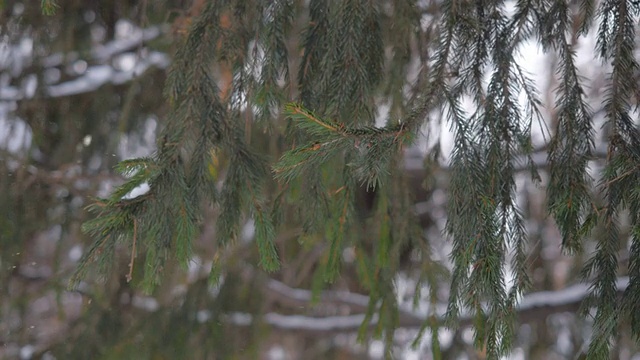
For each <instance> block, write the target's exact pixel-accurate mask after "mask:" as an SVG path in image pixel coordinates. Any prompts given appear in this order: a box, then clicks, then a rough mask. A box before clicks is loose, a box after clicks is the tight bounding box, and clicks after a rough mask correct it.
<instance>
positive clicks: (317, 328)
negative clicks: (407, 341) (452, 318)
mask: <svg viewBox="0 0 640 360" xmlns="http://www.w3.org/2000/svg"><path fill="white" fill-rule="evenodd" d="M628 284H629V278H628V277H620V278H618V280H617V282H616V287H617V291H618V293H619V294H621V293H622V292H623V291H624V290H625V289H626V288H627V285H628ZM265 287H266V289H267V291H268V292H269V293H270V295H271V296H273V297H274V298H276V299H277V300H278V301H279V302H280V303H282V304H284V305H289V306H291V307H296V308H300V307H305V306H306V307H311V306H312V305H311V300H312V294H311V291H309V290H303V289H294V288H291V287H289V286H287V285H285V284H283V283H281V282H279V281H276V280H272V279H271V280H269V281H268V282H267V284H266V286H265ZM588 289H589V285H587V284H576V285H572V286H569V287H567V288H565V289H562V290H557V291H541V292H535V293H531V294H528V295H526V296H525V297H524V298H523V299H522V301H520V305H519V306H518V309H517V311H518V319H519V321H520V322H528V321H533V320H536V319H544V318H545V317H546V316H549V315H551V314H556V313H561V312H576V311H577V310H578V308H579V307H580V305H581V304H582V301H583V300H584V299H585V298H586V296H587V295H588ZM368 301H369V298H368V297H367V296H364V295H360V294H354V293H350V292H346V291H345V292H342V291H324V292H322V293H321V294H320V302H322V304H325V305H326V304H334V305H348V306H350V307H351V310H355V311H362V310H363V309H364V307H366V304H367V303H368ZM443 307H446V306H444V305H443ZM400 312H401V315H400V320H399V324H398V325H399V327H403V328H417V327H420V326H421V325H422V324H423V323H424V321H425V319H426V316H425V315H423V314H419V313H417V312H412V311H410V310H407V309H401V310H400ZM437 312H438V313H439V315H440V316H442V315H443V313H442V312H441V311H437ZM226 319H227V320H228V321H229V322H230V323H232V324H234V325H238V326H248V325H250V324H251V323H252V319H253V317H252V315H250V314H246V313H232V314H228V315H227V317H226ZM363 319H364V315H363V314H353V315H348V316H326V317H313V316H303V315H282V314H277V313H267V314H265V315H264V316H263V317H262V319H261V321H262V322H264V323H266V324H268V325H270V326H272V327H273V328H274V329H278V330H284V331H305V332H314V333H329V332H331V333H335V332H353V331H357V330H358V328H359V327H360V325H361V323H362V321H363ZM376 322H377V318H376V317H374V318H373V319H372V321H371V324H370V325H371V326H375V325H376ZM470 324H471V319H470V318H468V317H466V316H463V317H462V318H461V319H460V325H461V326H468V325H470Z"/></svg>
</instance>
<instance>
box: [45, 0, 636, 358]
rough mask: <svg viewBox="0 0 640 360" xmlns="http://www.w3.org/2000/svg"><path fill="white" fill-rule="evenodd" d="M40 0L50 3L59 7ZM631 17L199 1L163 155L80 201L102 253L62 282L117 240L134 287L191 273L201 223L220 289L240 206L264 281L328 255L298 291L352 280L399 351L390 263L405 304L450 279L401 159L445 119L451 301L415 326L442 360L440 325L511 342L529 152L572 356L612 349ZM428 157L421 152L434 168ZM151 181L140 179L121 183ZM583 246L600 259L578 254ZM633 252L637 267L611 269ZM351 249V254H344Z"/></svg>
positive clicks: (503, 351) (613, 2)
mask: <svg viewBox="0 0 640 360" xmlns="http://www.w3.org/2000/svg"><path fill="white" fill-rule="evenodd" d="M512 5H515V6H513V7H511V6H512ZM42 6H43V10H44V11H46V12H47V13H50V12H53V11H55V6H56V5H55V3H54V2H51V1H43V2H42ZM425 13H429V14H430V15H431V16H430V17H428V19H427V20H426V21H425V17H424V14H425ZM639 15H640V5H639V3H638V2H636V1H631V0H602V1H601V2H594V1H590V0H584V1H582V2H579V4H578V3H572V2H568V1H565V0H518V1H514V2H505V1H486V0H476V1H464V0H463V1H457V0H444V1H441V2H433V3H430V4H428V5H427V4H423V3H422V2H418V1H410V0H400V1H381V2H371V1H364V0H343V1H330V0H311V1H309V2H308V3H307V2H304V1H295V0H273V1H239V0H211V1H207V2H206V3H205V4H204V6H203V7H202V8H201V9H200V11H199V13H198V14H197V16H194V18H193V19H192V21H191V23H190V26H189V27H188V29H187V30H186V31H185V33H184V36H183V37H182V38H180V39H178V40H176V41H177V50H176V52H175V55H174V58H173V62H172V64H171V66H170V69H169V70H168V75H167V79H166V84H165V91H164V96H165V99H166V102H167V103H168V104H169V106H170V108H171V110H170V111H169V113H168V114H167V116H166V118H165V119H162V125H163V126H162V130H161V132H160V133H159V135H158V140H157V150H156V152H155V153H154V154H153V156H150V157H145V158H136V159H130V160H125V161H122V162H120V163H119V164H118V165H117V167H116V169H117V170H118V171H119V172H120V173H121V174H122V175H123V176H124V177H126V181H125V182H124V183H123V184H122V185H121V186H119V187H118V188H117V189H115V191H113V192H112V193H111V194H110V195H109V196H108V197H106V198H98V199H96V200H95V202H94V203H93V204H92V205H91V206H90V210H92V211H93V212H94V213H95V218H93V219H92V220H90V221H87V222H86V223H85V224H84V230H85V231H86V233H88V234H89V235H90V236H91V238H92V239H93V244H92V245H91V247H90V248H89V249H88V250H87V251H86V252H85V254H84V256H83V259H82V260H81V262H80V264H79V266H78V268H77V271H76V273H75V274H74V275H73V277H72V279H71V284H70V286H71V287H77V286H78V284H79V282H80V281H81V280H82V279H85V278H86V277H87V271H88V270H90V269H94V268H95V266H93V265H92V264H93V263H96V264H97V265H98V268H99V269H100V271H101V274H102V275H104V276H106V277H109V276H113V273H114V271H120V270H121V269H119V268H118V267H113V263H114V261H115V260H117V259H118V256H117V254H118V249H119V248H120V247H121V246H124V247H125V248H126V249H127V251H128V253H130V254H131V261H130V263H129V267H130V269H129V270H130V272H129V274H128V275H127V276H128V280H132V281H133V282H134V284H135V285H136V286H140V287H141V288H142V289H144V290H145V291H146V292H148V293H153V291H154V290H155V289H156V288H157V287H158V286H159V285H161V283H162V281H163V278H164V277H166V276H168V275H167V271H166V270H165V269H167V268H168V267H170V266H171V263H172V262H174V261H175V262H177V263H178V264H180V266H181V267H182V268H183V269H187V268H188V266H189V263H190V261H192V260H193V257H194V250H193V249H194V242H195V241H196V239H198V238H200V237H202V231H203V230H202V229H203V228H204V226H205V225H206V224H208V223H211V222H215V226H214V227H213V228H214V232H215V236H214V237H211V238H208V239H207V240H208V241H214V242H215V248H216V251H215V254H212V255H211V259H210V260H211V261H212V262H213V265H212V268H211V272H210V275H209V279H208V281H209V283H210V284H212V285H213V284H215V285H219V286H225V285H224V284H226V283H228V282H229V281H230V280H229V276H231V274H232V273H233V272H232V271H231V270H232V269H234V267H235V266H237V264H234V263H233V258H232V257H228V256H226V254H227V252H226V251H227V249H228V248H229V246H230V244H234V243H237V242H238V241H241V237H242V235H241V234H242V224H244V223H245V222H246V221H247V220H249V219H250V220H251V223H252V224H253V227H254V232H255V236H254V237H255V241H254V244H252V246H253V247H254V248H255V249H256V251H257V253H258V255H259V256H258V259H259V260H258V261H257V264H256V265H259V266H260V268H261V269H262V270H264V271H265V272H267V273H275V274H277V272H278V271H279V270H280V267H281V266H282V264H283V262H288V261H290V259H288V257H289V256H292V254H293V253H294V250H293V249H295V251H303V250H304V249H309V248H312V247H317V248H318V249H320V251H321V254H320V255H319V256H317V258H316V259H315V263H314V267H315V268H314V269H313V276H312V277H311V279H310V280H309V281H308V282H307V283H305V286H308V287H309V288H311V289H313V294H315V296H320V295H319V294H321V293H322V290H323V289H324V288H327V287H330V286H331V284H332V283H333V282H336V281H337V280H339V279H340V277H341V274H343V273H345V272H349V271H352V272H354V273H355V274H356V277H355V278H356V279H357V282H358V286H359V287H360V288H361V289H362V290H363V291H365V292H366V294H367V295H368V296H369V297H368V304H367V306H366V312H365V316H364V319H363V320H362V323H361V324H362V325H361V327H360V331H359V338H360V339H361V340H363V341H364V340H366V339H367V338H368V336H369V335H370V334H371V333H370V332H369V330H370V326H371V325H372V324H373V325H374V328H373V332H372V334H373V337H376V338H381V339H382V340H383V342H384V344H385V355H386V356H387V357H389V358H390V357H392V350H393V340H394V331H395V329H396V328H397V327H398V326H399V323H400V316H401V314H402V311H403V309H401V308H400V307H399V305H398V300H397V297H396V293H395V291H396V288H395V281H396V275H397V274H398V273H399V272H402V271H408V270H407V267H408V265H411V266H412V270H411V271H414V274H417V278H418V281H417V282H416V285H415V294H416V299H419V298H420V296H421V295H420V292H421V291H422V289H427V291H428V292H430V293H429V295H428V297H429V298H430V299H433V300H434V301H435V299H437V296H438V295H437V292H438V291H439V290H440V286H441V285H440V284H441V283H442V280H443V279H444V278H445V277H446V276H447V275H446V273H447V271H446V266H445V264H444V263H443V262H439V261H436V260H434V259H433V256H432V251H433V249H432V248H431V244H430V239H429V238H427V236H426V234H425V232H424V231H423V228H422V226H421V224H420V218H419V216H418V215H417V214H416V213H415V211H414V208H413V206H412V205H413V204H412V202H411V199H412V197H413V196H414V195H413V189H411V187H409V186H407V183H408V181H409V179H408V178H407V174H406V171H405V164H404V161H403V159H404V158H405V151H406V149H407V148H408V147H410V146H412V145H415V142H416V139H417V138H419V137H420V136H422V135H424V133H425V132H426V135H427V136H428V137H431V140H433V141H438V140H437V139H436V138H437V136H436V135H433V134H430V133H429V130H428V129H432V128H433V126H448V127H450V129H451V130H452V133H453V134H454V141H453V150H452V152H451V155H450V161H449V164H447V169H446V171H447V172H448V175H447V176H448V179H449V182H450V183H449V186H448V189H447V194H446V196H447V216H446V219H447V222H446V228H445V233H446V234H445V235H446V236H447V238H448V239H449V240H450V242H451V245H452V251H451V256H450V260H451V263H452V265H453V267H452V271H451V274H450V275H451V278H450V287H449V288H448V291H449V292H448V307H447V310H446V314H445V318H444V320H445V321H444V322H442V321H439V320H438V318H439V317H440V316H441V315H442V314H440V313H437V312H436V309H435V307H433V308H432V309H430V313H429V314H428V316H426V317H425V321H424V322H423V324H422V329H421V332H420V334H422V333H423V332H425V331H429V332H430V333H431V337H432V339H433V346H432V351H433V352H434V358H440V357H441V356H442V355H441V354H440V353H439V350H438V349H439V346H438V336H437V335H438V332H439V331H440V328H441V327H442V326H445V327H450V328H456V327H457V326H458V325H459V324H460V323H462V322H463V321H468V320H469V319H471V320H470V321H471V322H472V326H473V330H474V345H475V346H476V347H477V348H478V349H480V350H481V351H482V352H483V353H484V354H485V356H486V357H487V358H489V359H498V358H500V357H501V356H504V355H507V354H509V353H510V351H511V349H512V348H513V346H514V341H516V338H517V334H516V330H517V328H516V324H517V321H516V320H517V316H518V314H517V309H518V307H519V306H520V303H519V301H520V300H521V299H522V298H523V297H526V294H527V293H528V292H529V291H530V288H531V282H532V279H531V273H530V262H531V261H532V260H531V258H530V256H529V253H530V251H531V248H532V247H533V246H534V244H532V243H531V241H529V235H528V232H527V219H526V215H525V214H524V212H523V208H522V205H521V202H520V200H519V198H518V185H517V174H518V173H519V172H521V169H522V167H523V164H524V166H525V167H526V168H527V169H528V170H530V181H534V182H536V183H538V184H540V186H543V187H545V188H546V191H547V204H548V213H549V214H550V215H551V217H552V219H553V220H554V221H555V223H556V225H557V228H558V230H559V232H560V234H561V236H562V250H563V251H565V252H567V253H569V254H574V255H576V256H586V257H587V258H588V260H587V261H586V263H585V264H584V267H583V268H582V274H581V276H582V281H583V282H585V283H586V284H588V285H589V292H588V294H589V297H588V299H587V300H588V301H587V302H586V303H585V304H584V309H585V316H593V334H592V337H591V339H590V342H589V345H588V346H587V349H586V351H585V354H586V357H587V358H588V359H606V358H608V357H609V356H610V354H611V351H612V350H613V349H614V343H615V340H616V339H619V336H620V334H619V330H620V327H621V326H622V327H625V326H628V327H629V328H630V334H631V335H632V337H633V338H634V339H635V338H637V336H639V335H640V315H639V314H640V215H639V214H640V196H639V195H638V193H639V192H638V188H637V185H636V184H638V183H639V180H640V170H638V164H639V163H640V137H639V136H640V134H639V132H638V125H637V119H636V117H637V109H636V106H637V97H638V94H639V89H638V84H637V80H636V79H637V71H638V64H637V60H636V58H635V55H634V51H635V36H636V29H635V26H636V23H637V21H638V16H639ZM592 33H596V35H595V36H596V38H597V54H598V56H599V58H600V59H601V61H602V62H604V63H607V64H610V68H609V72H608V73H607V74H606V79H607V80H606V87H605V92H604V98H603V101H602V104H597V106H600V105H601V107H602V110H599V111H601V112H602V114H604V117H605V119H606V122H605V126H606V129H607V134H606V141H607V148H606V159H605V160H604V167H603V168H602V169H601V170H600V171H598V172H596V171H593V169H592V167H593V162H594V160H596V159H597V151H596V150H597V149H596V146H595V143H596V140H597V139H596V135H595V134H596V131H597V130H598V129H596V128H595V124H594V114H593V110H592V107H593V106H594V105H593V104H588V103H587V99H586V91H587V90H586V89H585V86H584V85H583V80H582V79H581V75H580V73H579V71H578V68H577V65H576V60H577V59H576V53H575V49H574V46H575V39H576V38H578V37H580V36H587V35H588V34H592ZM529 41H535V42H536V43H538V44H539V45H540V46H541V47H542V49H543V50H544V51H546V52H547V53H553V54H554V55H555V56H556V57H557V63H558V64H557V69H558V71H557V74H556V76H557V79H558V84H559V86H558V87H557V90H556V92H555V99H556V103H555V104H553V105H554V109H555V118H554V119H553V123H554V127H553V128H552V129H551V131H550V138H549V139H548V142H547V144H546V147H547V153H548V158H547V165H548V172H546V173H545V174H539V173H538V172H539V169H538V168H539V164H538V163H536V161H534V158H533V154H534V146H533V144H532V128H533V127H535V126H536V124H538V123H542V122H544V121H545V119H543V116H542V114H541V112H540V111H541V108H542V107H543V105H542V100H541V99H540V95H539V90H538V89H537V88H536V84H535V83H534V82H533V81H532V79H531V76H530V75H529V74H527V72H526V70H525V69H524V68H523V65H522V62H521V61H520V60H519V58H518V54H519V52H520V51H521V50H522V48H523V46H525V45H526V44H527V42H529ZM292 54H298V56H293V55H292ZM416 62H417V66H416ZM416 69H417V70H416ZM547 105H550V104H547ZM383 108H386V109H388V112H386V113H385V112H383V111H382V109H383ZM469 109H471V110H469ZM380 119H383V120H384V122H381V121H380ZM434 139H435V140H434ZM439 149H440V147H439V146H435V147H433V150H432V153H430V154H428V156H427V158H428V159H435V162H434V163H437V161H438V160H439V159H441V157H440V156H439V155H440V154H439ZM434 167H437V165H434ZM437 175H438V174H437V171H434V172H433V173H427V174H424V177H425V178H426V179H427V180H428V179H430V178H432V177H435V176H437ZM143 184H148V185H149V188H150V190H149V191H148V192H146V193H145V194H143V195H140V196H137V197H132V196H130V193H131V192H132V190H134V189H135V188H137V187H139V186H141V185H143ZM212 213H214V214H215V216H214V218H211V217H209V215H208V214H212ZM627 223H628V224H630V225H629V226H630V229H631V230H630V233H629V236H628V237H625V236H624V233H623V232H622V231H621V227H622V226H623V224H627ZM292 229H294V230H293V233H294V235H293V236H285V235H284V234H285V233H287V232H291V231H292ZM591 242H594V243H595V249H594V251H593V252H592V253H591V252H585V248H588V247H589V246H588V244H590V243H591ZM625 247H627V248H629V249H630V250H629V262H628V267H627V268H626V269H624V270H621V269H619V259H618V257H619V252H620V250H621V249H622V248H625ZM301 249H302V250H301ZM347 251H351V252H353V254H354V257H355V261H354V262H353V263H352V264H344V263H343V259H344V254H345V252H347ZM408 257H413V258H417V259H419V260H418V261H408V260H407V258H408ZM624 273H626V274H628V276H629V277H628V286H626V289H625V290H624V291H623V293H622V295H620V286H619V283H618V282H619V278H618V276H619V275H621V274H624ZM265 281H266V280H265ZM229 286H231V285H229ZM416 301H417V300H416ZM194 306H195V305H194ZM465 319H466V320H465ZM625 331H626V330H625Z"/></svg>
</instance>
